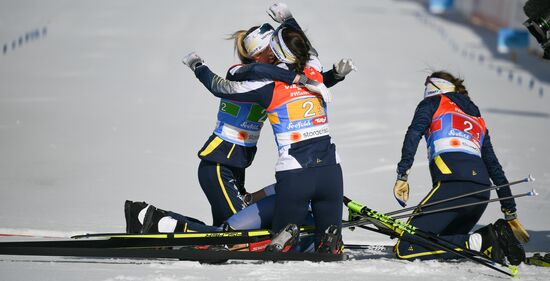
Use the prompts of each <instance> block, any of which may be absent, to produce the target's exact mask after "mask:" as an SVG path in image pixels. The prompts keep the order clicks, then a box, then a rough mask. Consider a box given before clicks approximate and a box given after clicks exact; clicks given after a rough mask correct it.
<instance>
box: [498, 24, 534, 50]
mask: <svg viewBox="0 0 550 281" xmlns="http://www.w3.org/2000/svg"><path fill="white" fill-rule="evenodd" d="M527 47H529V32H527V30H523V29H514V28H501V29H500V30H499V31H498V37H497V50H498V51H499V52H500V53H508V52H509V51H510V49H526V48H527Z"/></svg>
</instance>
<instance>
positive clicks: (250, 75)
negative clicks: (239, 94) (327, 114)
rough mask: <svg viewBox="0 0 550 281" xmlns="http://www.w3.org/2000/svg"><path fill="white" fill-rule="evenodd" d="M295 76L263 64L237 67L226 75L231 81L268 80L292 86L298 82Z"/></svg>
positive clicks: (288, 71)
mask: <svg viewBox="0 0 550 281" xmlns="http://www.w3.org/2000/svg"><path fill="white" fill-rule="evenodd" d="M296 76H298V75H296V73H294V72H293V71H290V70H287V69H283V68H280V67H277V66H275V65H272V64H265V63H251V64H243V65H237V66H234V67H232V68H231V69H229V71H228V73H227V79H229V80H233V81H247V80H264V79H269V80H276V81H282V82H285V83H287V84H293V83H295V82H296V81H298V79H297V78H296Z"/></svg>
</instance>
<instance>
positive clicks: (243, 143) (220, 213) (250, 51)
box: [125, 4, 354, 233]
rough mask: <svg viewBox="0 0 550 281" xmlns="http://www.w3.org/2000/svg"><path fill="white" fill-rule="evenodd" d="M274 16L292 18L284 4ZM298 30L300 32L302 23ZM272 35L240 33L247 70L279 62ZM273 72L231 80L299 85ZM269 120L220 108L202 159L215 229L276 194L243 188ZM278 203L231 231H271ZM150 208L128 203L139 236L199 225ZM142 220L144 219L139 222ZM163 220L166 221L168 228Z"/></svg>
mask: <svg viewBox="0 0 550 281" xmlns="http://www.w3.org/2000/svg"><path fill="white" fill-rule="evenodd" d="M268 13H269V14H270V15H271V16H272V17H273V18H274V19H275V18H277V17H278V18H279V19H280V20H279V22H281V21H283V19H282V18H283V17H284V18H285V19H286V18H291V17H292V16H291V13H290V11H289V10H288V8H286V6H284V5H281V4H275V5H273V6H272V7H270V9H269V11H268ZM295 25H296V26H297V23H295ZM271 34H273V28H272V27H271V26H270V25H269V24H263V25H262V26H259V27H253V28H251V29H249V30H248V31H239V32H236V33H235V34H234V35H233V38H234V39H235V49H236V51H237V54H238V56H239V58H240V59H241V61H242V63H243V64H244V63H250V62H252V61H256V62H263V63H270V62H273V57H274V55H273V53H272V52H271V49H270V48H268V45H269V43H268V42H269V40H270V37H271ZM241 66H242V65H241ZM241 66H238V67H241ZM273 68H274V67H272V68H266V67H265V66H264V65H261V64H255V65H249V66H247V67H246V68H245V67H243V69H241V70H240V71H239V72H236V73H235V75H229V74H228V78H229V79H242V78H243V75H240V74H239V73H246V74H245V75H247V78H248V79H262V78H270V79H273V80H282V81H286V82H287V83H292V82H294V81H296V80H297V79H295V78H296V77H295V74H294V72H290V71H288V70H283V69H281V68H275V69H273ZM353 68H354V66H353V63H352V61H351V60H347V59H343V60H340V61H339V62H338V63H337V64H335V65H334V66H333V69H332V70H330V71H327V72H324V73H323V79H324V81H325V84H326V85H327V86H328V87H331V86H333V85H334V84H336V83H337V82H339V81H342V80H343V79H344V78H345V76H346V75H347V74H348V73H349V72H351V70H352V69H353ZM298 77H299V76H298ZM235 112H238V114H235ZM265 118H266V115H265V111H264V110H263V108H260V107H259V105H258V104H256V103H250V102H248V103H247V102H245V103H243V102H239V101H234V100H228V99H222V100H221V102H220V111H219V113H218V122H217V127H216V129H215V131H214V134H213V135H212V136H211V137H210V138H209V140H208V141H207V143H206V144H205V145H204V147H203V148H202V149H201V151H200V152H199V157H201V164H200V166H199V180H200V182H201V186H202V188H203V191H204V192H205V194H206V195H207V197H208V199H209V202H210V204H211V206H212V213H213V217H214V223H213V224H214V226H219V225H220V224H221V223H222V222H224V221H225V220H227V219H228V218H229V217H230V216H231V215H233V214H234V213H237V212H238V211H239V210H240V209H242V208H243V207H244V206H246V205H247V204H250V203H252V202H256V201H258V200H259V199H261V198H262V197H263V196H265V195H270V194H273V193H274V191H273V186H270V187H268V188H265V189H262V190H260V191H258V192H256V193H254V194H248V193H245V191H244V187H243V185H244V171H245V168H246V167H247V166H249V165H250V163H251V162H252V159H253V157H254V154H255V152H256V146H255V145H256V142H257V139H258V136H259V133H260V130H261V127H262V125H263V123H262V122H263V120H264V119H265ZM252 119H253V120H252ZM243 195H244V196H243ZM273 202H274V200H273V198H271V199H269V200H265V201H263V202H262V201H260V202H259V204H257V205H254V206H252V207H251V208H249V210H248V211H247V212H243V213H240V214H239V215H237V216H233V217H232V218H231V219H230V220H229V221H228V226H229V227H230V228H232V229H251V228H265V227H270V226H271V219H272V211H273ZM147 206H148V205H147V204H146V203H144V202H131V201H127V203H126V205H125V209H126V210H127V212H126V213H127V226H131V225H134V226H135V227H133V228H132V227H127V229H132V230H133V232H134V233H135V232H139V231H140V229H141V231H142V232H145V233H149V232H158V231H161V232H173V231H184V230H188V227H189V225H192V224H193V223H187V222H188V220H185V219H184V218H185V217H183V216H181V215H178V214H175V213H172V212H165V211H162V210H160V209H158V210H157V209H156V208H154V207H153V206H151V207H153V208H147V209H145V207H147ZM128 210H131V211H128ZM252 210H254V211H252ZM146 211H147V212H146ZM138 214H141V215H140V216H139V217H140V218H139V219H138ZM146 214H147V215H146ZM167 214H169V215H170V216H169V215H167ZM161 219H163V220H162V222H161ZM174 219H176V220H179V221H180V223H179V224H178V223H177V222H176V221H175V220H174ZM144 220H145V221H146V223H145V224H146V226H145V227H142V225H141V224H142V222H143V221H144ZM189 221H190V222H196V221H197V220H194V219H190V220H189ZM176 224H177V225H178V226H177V227H176ZM203 225H204V224H202V223H200V224H199V225H195V227H194V229H193V230H195V231H213V229H212V228H208V227H207V228H204V227H202V226H203ZM128 232H132V231H128Z"/></svg>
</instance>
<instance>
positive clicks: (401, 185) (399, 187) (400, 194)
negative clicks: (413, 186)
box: [393, 179, 409, 207]
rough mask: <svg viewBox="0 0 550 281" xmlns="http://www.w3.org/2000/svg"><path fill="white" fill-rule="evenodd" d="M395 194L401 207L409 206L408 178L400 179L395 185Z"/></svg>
mask: <svg viewBox="0 0 550 281" xmlns="http://www.w3.org/2000/svg"><path fill="white" fill-rule="evenodd" d="M393 196H395V199H396V200H397V203H399V205H401V207H405V206H407V201H408V200H409V183H408V182H407V180H402V179H398V180H396V181H395V185H394V186H393Z"/></svg>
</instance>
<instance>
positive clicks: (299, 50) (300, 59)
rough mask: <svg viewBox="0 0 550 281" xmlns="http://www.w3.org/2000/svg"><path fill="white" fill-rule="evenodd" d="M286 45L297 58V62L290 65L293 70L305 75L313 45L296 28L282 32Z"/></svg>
mask: <svg viewBox="0 0 550 281" xmlns="http://www.w3.org/2000/svg"><path fill="white" fill-rule="evenodd" d="M282 36H283V40H284V41H285V45H286V46H287V47H288V48H289V49H290V51H291V52H292V54H293V55H294V56H296V62H294V63H293V64H291V65H290V68H291V70H293V71H294V72H296V73H303V72H304V67H306V64H307V62H308V61H309V60H310V52H309V51H310V49H311V44H310V43H309V40H308V39H307V36H306V35H305V33H304V32H303V31H301V30H297V29H294V28H288V27H287V28H285V29H283V31H282Z"/></svg>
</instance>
